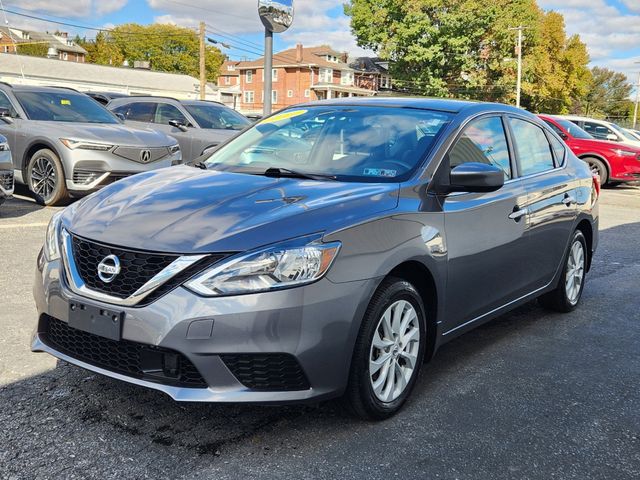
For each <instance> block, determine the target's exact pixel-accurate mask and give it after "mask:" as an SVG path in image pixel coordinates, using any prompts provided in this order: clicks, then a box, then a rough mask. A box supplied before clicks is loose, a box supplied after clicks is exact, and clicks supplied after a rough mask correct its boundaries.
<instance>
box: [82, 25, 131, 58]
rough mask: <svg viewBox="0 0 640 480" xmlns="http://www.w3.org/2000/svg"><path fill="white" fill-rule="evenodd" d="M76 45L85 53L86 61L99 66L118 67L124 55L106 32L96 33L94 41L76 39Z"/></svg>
mask: <svg viewBox="0 0 640 480" xmlns="http://www.w3.org/2000/svg"><path fill="white" fill-rule="evenodd" d="M76 43H77V44H78V45H80V46H81V47H82V48H84V49H85V50H86V51H87V57H86V61H87V62H89V63H97V64H100V65H114V66H120V65H122V63H123V62H124V55H123V53H122V51H121V50H120V47H118V45H116V43H115V42H114V41H113V39H112V38H111V36H110V35H109V33H108V32H98V34H97V35H96V38H95V40H93V41H86V40H80V39H76Z"/></svg>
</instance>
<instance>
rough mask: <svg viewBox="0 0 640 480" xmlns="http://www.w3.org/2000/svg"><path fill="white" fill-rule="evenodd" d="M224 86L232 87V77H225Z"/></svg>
mask: <svg viewBox="0 0 640 480" xmlns="http://www.w3.org/2000/svg"><path fill="white" fill-rule="evenodd" d="M224 84H225V85H231V77H224Z"/></svg>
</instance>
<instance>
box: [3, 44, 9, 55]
mask: <svg viewBox="0 0 640 480" xmlns="http://www.w3.org/2000/svg"><path fill="white" fill-rule="evenodd" d="M4 53H9V46H8V45H5V46H4Z"/></svg>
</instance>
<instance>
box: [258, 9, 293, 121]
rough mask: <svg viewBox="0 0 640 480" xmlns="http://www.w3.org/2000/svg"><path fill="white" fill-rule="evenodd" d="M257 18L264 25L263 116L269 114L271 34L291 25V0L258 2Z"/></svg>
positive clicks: (271, 86)
mask: <svg viewBox="0 0 640 480" xmlns="http://www.w3.org/2000/svg"><path fill="white" fill-rule="evenodd" d="M258 16H259V17H260V20H261V21H262V24H263V25H264V92H263V94H262V102H263V109H262V113H263V115H265V116H266V115H269V114H270V113H271V107H272V105H271V99H272V96H271V95H272V93H271V91H272V89H273V82H272V78H273V77H272V75H273V73H272V70H273V34H274V33H282V32H284V31H285V30H286V29H287V28H289V27H290V26H291V24H292V23H293V0H258Z"/></svg>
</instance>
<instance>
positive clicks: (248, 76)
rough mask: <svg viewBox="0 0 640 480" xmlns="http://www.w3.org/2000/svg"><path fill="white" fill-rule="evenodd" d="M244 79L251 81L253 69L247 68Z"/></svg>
mask: <svg viewBox="0 0 640 480" xmlns="http://www.w3.org/2000/svg"><path fill="white" fill-rule="evenodd" d="M246 81H247V83H253V70H247V73H246Z"/></svg>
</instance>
